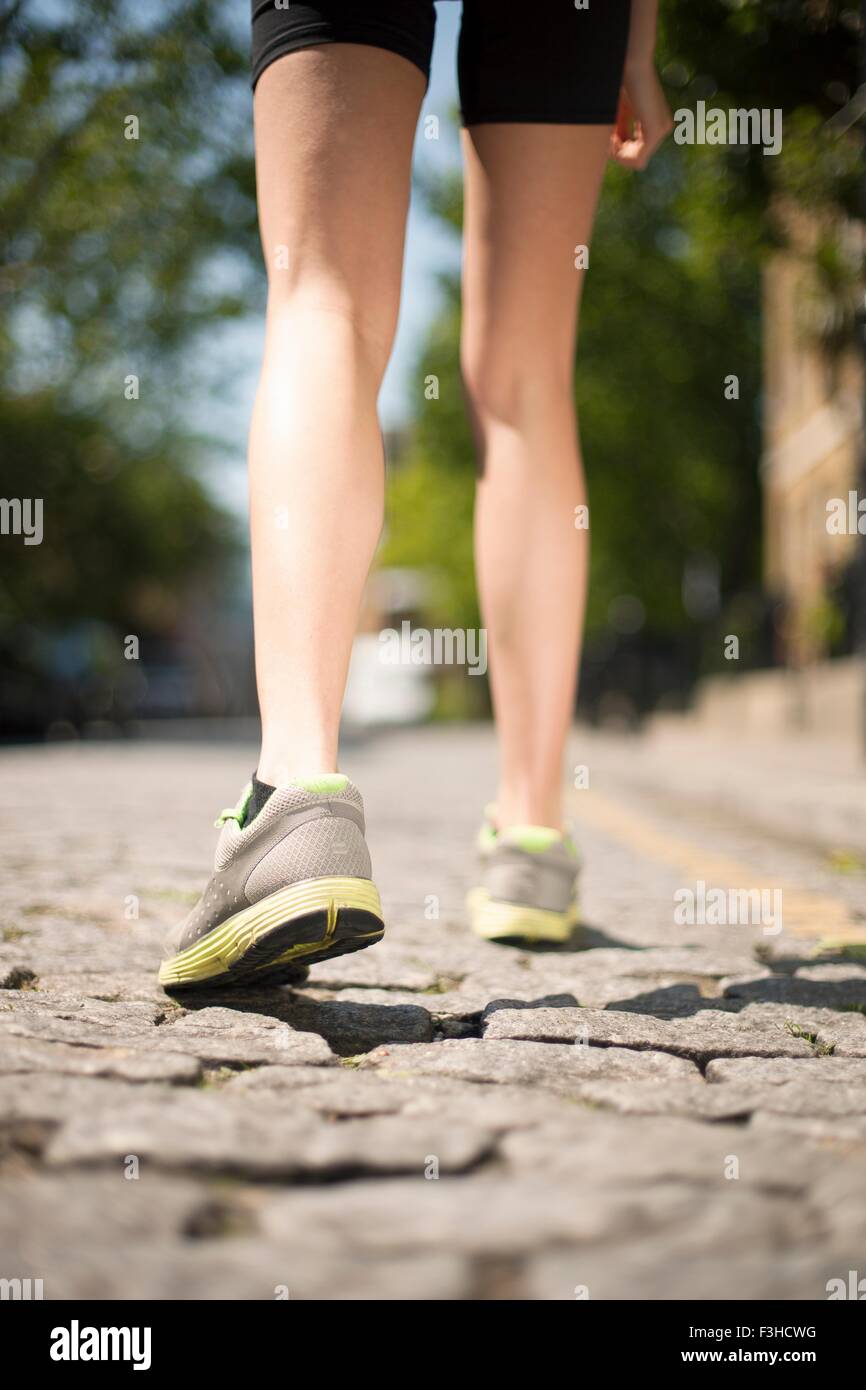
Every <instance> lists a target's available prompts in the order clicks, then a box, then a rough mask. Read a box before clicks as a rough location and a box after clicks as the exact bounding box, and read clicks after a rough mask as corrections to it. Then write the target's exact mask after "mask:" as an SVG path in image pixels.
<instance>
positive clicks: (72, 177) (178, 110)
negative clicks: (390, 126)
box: [0, 0, 261, 665]
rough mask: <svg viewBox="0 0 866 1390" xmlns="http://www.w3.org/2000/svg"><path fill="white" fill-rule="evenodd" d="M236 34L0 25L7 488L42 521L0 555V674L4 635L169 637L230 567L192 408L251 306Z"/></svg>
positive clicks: (251, 249) (66, 17)
mask: <svg viewBox="0 0 866 1390" xmlns="http://www.w3.org/2000/svg"><path fill="white" fill-rule="evenodd" d="M247 18H248V17H247V15H246V14H244V15H242V16H239V15H238V14H237V13H236V12H235V9H234V7H233V5H232V4H231V3H230V0H221V2H220V3H216V4H215V3H212V0H171V2H170V3H164V4H161V3H153V0H144V3H139V2H138V0H67V3H64V4H63V5H57V4H54V3H50V2H49V0H11V3H7V4H5V5H0V91H2V97H0V144H2V147H3V149H4V152H5V153H4V160H3V162H2V165H0V209H2V211H0V263H2V265H3V270H2V272H0V431H2V435H3V438H4V454H5V464H4V484H3V486H4V493H5V495H6V496H17V497H31V498H42V499H43V505H44V514H45V523H44V529H45V538H44V541H43V543H42V544H41V545H39V546H33V547H26V548H25V547H23V545H22V542H21V540H20V538H15V537H11V536H10V537H5V536H4V537H3V539H2V544H0V645H2V647H3V648H4V657H5V658H6V660H7V662H10V663H12V664H13V665H14V662H15V657H16V652H17V651H18V649H19V647H20V645H21V644H20V642H19V640H18V634H19V633H20V630H21V625H22V624H27V625H29V626H30V627H32V625H34V624H35V625H38V624H46V625H50V624H57V623H61V624H64V623H65V624H72V623H75V622H76V621H77V620H85V619H99V620H102V621H105V622H108V623H111V624H113V625H114V626H115V627H116V628H117V630H118V631H119V632H121V633H123V632H126V631H128V630H133V631H137V632H139V633H142V634H144V633H151V634H155V635H160V634H163V635H165V634H170V633H171V632H172V631H173V629H174V625H175V623H176V621H177V618H178V611H179V607H180V604H181V603H182V598H183V593H184V586H186V585H188V584H192V583H195V582H196V581H197V579H198V578H199V577H200V576H201V575H202V574H206V573H211V574H217V572H218V570H217V567H218V566H220V567H221V572H222V573H225V562H226V561H227V560H228V559H229V558H230V557H231V556H232V555H233V554H234V553H235V540H234V531H233V527H232V525H231V524H230V523H229V522H228V520H227V518H226V517H225V516H224V515H223V514H222V512H221V511H220V509H219V507H218V506H217V504H216V503H215V501H214V500H213V498H212V496H211V495H210V494H209V493H208V491H207V490H206V488H205V487H204V486H203V484H202V483H201V482H200V481H199V480H198V479H197V478H196V476H195V472H196V469H197V467H198V465H199V464H200V463H201V462H202V461H203V459H204V458H205V453H206V450H207V452H208V453H210V455H213V453H214V451H215V449H216V448H218V445H216V444H215V442H214V441H212V440H207V441H205V440H204V439H202V438H200V437H199V436H198V435H197V434H196V433H195V432H194V431H193V429H192V427H191V425H190V415H189V411H188V404H189V401H190V400H191V399H192V400H196V399H197V400H199V401H201V402H204V401H205V400H206V398H207V396H206V393H207V390H208V380H207V377H208V371H209V369H210V366H211V363H210V361H209V356H208V333H209V331H210V330H211V329H212V327H213V326H214V325H215V324H218V323H220V322H222V321H224V320H225V319H227V318H230V317H233V316H236V315H239V314H241V313H246V312H247V311H248V309H249V306H250V303H251V301H252V300H254V299H255V298H256V297H257V296H258V295H259V294H260V293H261V291H260V287H259V281H260V278H261V277H260V276H258V275H257V273H256V271H257V267H258V265H259V255H258V246H257V239H256V221H255V200H254V175H253V165H252V158H251V122H250V94H249V83H248V59H247V50H246V45H247V35H246V21H247ZM201 414H202V416H204V414H205V411H204V409H202V411H201Z"/></svg>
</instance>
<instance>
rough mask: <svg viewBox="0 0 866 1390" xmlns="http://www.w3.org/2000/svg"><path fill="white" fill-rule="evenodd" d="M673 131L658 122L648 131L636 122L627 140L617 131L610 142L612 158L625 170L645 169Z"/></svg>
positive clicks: (666, 125)
mask: <svg viewBox="0 0 866 1390" xmlns="http://www.w3.org/2000/svg"><path fill="white" fill-rule="evenodd" d="M671 129H672V126H671V125H670V124H666V123H662V122H658V123H656V124H654V126H652V127H651V128H650V129H649V130H647V129H645V128H644V126H643V124H642V123H641V122H640V121H636V122H635V124H634V128H633V130H632V131H631V132H629V134H628V136H627V138H625V139H623V137H622V136H621V135H620V133H619V131H618V130H615V131H614V133H613V135H612V136H611V141H610V144H611V158H612V159H614V160H615V161H616V163H617V164H621V165H622V166H623V168H625V169H645V168H646V166H647V165H648V164H649V162H650V159H651V158H652V156H653V155H654V154H655V152H656V150H657V149H658V147H659V145H660V144H661V143H662V141H663V140H664V139H665V136H667V135H668V134H669V132H670V130H671Z"/></svg>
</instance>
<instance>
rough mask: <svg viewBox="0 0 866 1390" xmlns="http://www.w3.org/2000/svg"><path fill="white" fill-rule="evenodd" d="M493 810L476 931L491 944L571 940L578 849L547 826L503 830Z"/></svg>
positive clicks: (476, 897)
mask: <svg viewBox="0 0 866 1390" xmlns="http://www.w3.org/2000/svg"><path fill="white" fill-rule="evenodd" d="M494 818H495V808H494V807H490V806H489V807H488V808H487V810H486V812H485V819H484V822H483V824H482V826H481V830H480V831H479V835H478V842H477V849H478V858H479V864H480V874H479V879H480V881H479V883H478V885H477V886H476V887H475V888H473V889H472V890H471V892H470V893H469V896H468V899H467V906H468V908H469V914H470V919H471V923H472V930H473V931H474V932H475V933H476V934H477V935H478V936H483V937H484V938H485V940H487V941H507V940H516V939H520V940H524V941H542V942H543V941H550V942H566V941H568V940H570V938H571V936H572V935H573V933H574V931H575V929H576V927H577V924H578V915H577V876H578V872H579V869H580V860H579V858H578V853H577V848H576V846H575V844H574V842H573V840H572V839H571V837H570V836H568V835H563V834H562V833H561V832H560V831H559V830H551V829H549V828H548V827H547V826H544V825H515V826H510V827H509V828H508V829H507V830H503V831H501V832H500V831H497V829H496V826H495V819H494Z"/></svg>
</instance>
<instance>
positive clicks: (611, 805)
mask: <svg viewBox="0 0 866 1390" xmlns="http://www.w3.org/2000/svg"><path fill="white" fill-rule="evenodd" d="M569 810H570V811H571V813H572V815H573V817H574V818H575V819H577V820H580V821H582V822H583V823H584V824H586V825H588V826H591V827H592V828H594V829H596V830H601V831H602V832H603V833H604V834H606V835H609V836H610V838H611V839H613V840H616V841H617V842H618V843H619V844H623V845H627V846H628V847H629V849H633V850H635V852H636V853H638V854H641V855H644V856H645V857H646V858H647V859H652V860H654V861H655V862H656V863H657V864H669V865H670V866H671V867H672V868H675V869H681V870H682V871H683V873H684V874H685V875H687V876H688V877H689V878H694V879H703V880H704V882H705V883H707V884H708V885H712V886H713V887H715V888H755V887H760V886H762V885H761V882H760V880H761V877H762V875H761V874H760V873H759V871H758V870H756V869H755V867H754V865H752V864H747V863H745V862H744V861H743V860H740V859H735V858H733V857H732V856H731V855H727V854H715V853H713V851H712V850H706V849H703V848H702V847H701V846H700V845H697V844H695V843H694V841H692V840H687V839H684V838H683V837H682V836H679V835H673V834H671V833H670V832H669V831H667V830H665V831H661V830H659V829H657V827H656V826H654V825H653V823H652V822H651V821H650V820H649V819H648V818H647V817H646V816H643V815H641V814H639V813H638V812H635V811H633V810H631V809H628V808H626V807H625V806H623V805H622V804H621V803H620V802H618V801H615V800H613V799H612V798H610V797H607V796H604V795H602V793H601V792H598V791H595V790H594V789H593V790H591V791H590V790H587V791H585V792H581V793H580V794H579V795H576V796H573V797H572V798H571V803H570V806H569ZM763 887H765V888H779V889H781V891H782V903H783V926H784V930H785V931H786V932H789V933H790V934H791V935H792V936H808V937H821V938H824V937H829V938H832V940H833V942H834V943H838V944H839V945H842V944H847V943H849V942H850V943H866V926H864V925H863V924H862V923H859V922H855V921H854V918H853V916H852V914H851V910H850V908H849V907H848V905H847V904H846V903H844V902H843V901H842V900H841V899H840V898H834V897H830V896H829V895H828V894H826V893H815V892H812V890H811V889H806V888H795V887H794V886H793V885H792V884H785V883H784V882H782V881H781V880H777V879H774V880H773V881H772V883H767V882H766V881H765V882H764V884H763Z"/></svg>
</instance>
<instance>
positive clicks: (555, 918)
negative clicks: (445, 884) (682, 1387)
mask: <svg viewBox="0 0 866 1390" xmlns="http://www.w3.org/2000/svg"><path fill="white" fill-rule="evenodd" d="M466 906H467V908H468V910H469V919H470V923H471V926H472V930H473V931H474V932H475V934H476V936H481V937H483V938H484V940H485V941H505V940H508V939H512V938H518V937H519V938H521V939H522V940H524V941H555V942H564V941H569V940H570V939H571V937H572V935H573V934H574V931H575V929H576V928H577V925H578V914H577V902H576V901H575V902H573V903H572V904H571V905H570V907H569V908H568V910H567V911H566V912H550V911H548V910H547V909H545V908H542V907H525V906H523V905H522V904H520V903H506V902H501V901H499V900H498V899H496V898H491V896H490V894H489V893H488V892H487V889H486V888H473V889H472V891H471V892H470V893H469V895H468V897H467V899H466Z"/></svg>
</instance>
